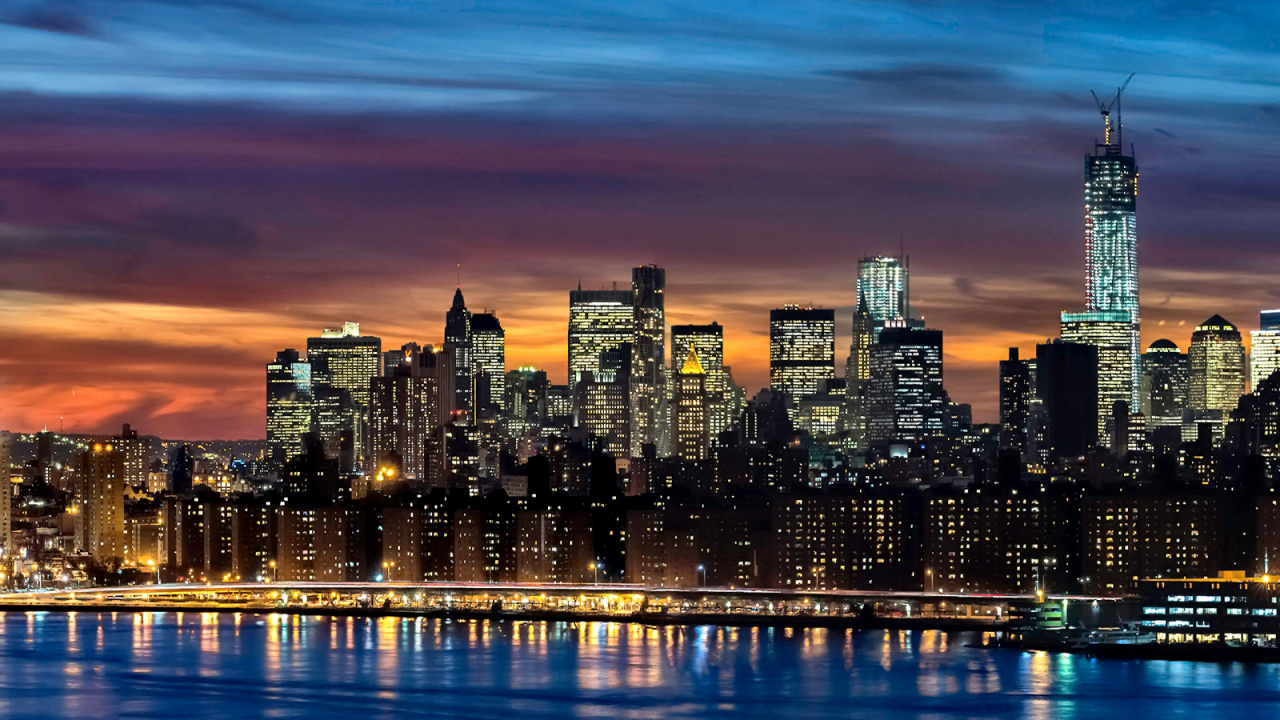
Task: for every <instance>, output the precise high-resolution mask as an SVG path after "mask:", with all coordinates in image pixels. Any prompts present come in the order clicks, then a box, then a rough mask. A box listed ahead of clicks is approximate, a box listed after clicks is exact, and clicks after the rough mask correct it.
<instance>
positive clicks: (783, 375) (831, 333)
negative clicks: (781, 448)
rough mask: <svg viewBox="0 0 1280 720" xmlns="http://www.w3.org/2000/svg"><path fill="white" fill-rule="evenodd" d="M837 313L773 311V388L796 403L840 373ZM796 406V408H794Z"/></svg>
mask: <svg viewBox="0 0 1280 720" xmlns="http://www.w3.org/2000/svg"><path fill="white" fill-rule="evenodd" d="M835 326H836V313H835V311H834V310H824V309H819V308H802V307H800V306H799V305H786V306H784V307H782V308H779V309H777V310H771V311H770V312H769V387H770V388H771V389H773V390H775V391H781V392H785V393H787V394H789V395H790V396H791V398H792V400H793V401H798V400H800V399H801V398H805V397H808V396H810V395H815V394H817V392H818V391H819V390H820V389H821V388H822V384H823V382H824V381H827V380H830V379H832V378H834V377H835V374H836V368H835V364H836V338H835ZM793 407H794V406H793Z"/></svg>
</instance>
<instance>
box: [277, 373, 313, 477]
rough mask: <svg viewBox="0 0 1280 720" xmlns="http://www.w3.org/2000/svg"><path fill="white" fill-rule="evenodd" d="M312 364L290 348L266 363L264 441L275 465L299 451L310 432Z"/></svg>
mask: <svg viewBox="0 0 1280 720" xmlns="http://www.w3.org/2000/svg"><path fill="white" fill-rule="evenodd" d="M312 410H313V409H312V407H311V363H309V362H306V361H305V360H302V359H301V357H300V356H299V355H298V351H297V350H294V349H293V348H289V349H286V350H281V351H280V352H278V353H276V359H275V360H274V361H272V362H269V363H267V444H268V445H269V446H270V447H271V459H272V461H274V462H276V463H278V464H284V463H285V462H286V461H288V460H290V459H292V458H294V457H296V456H297V455H298V453H300V452H302V436H303V435H306V434H307V433H309V432H311V414H312Z"/></svg>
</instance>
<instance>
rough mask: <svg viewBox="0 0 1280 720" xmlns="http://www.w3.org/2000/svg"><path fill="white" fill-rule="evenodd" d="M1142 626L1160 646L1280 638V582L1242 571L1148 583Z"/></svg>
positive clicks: (1143, 585)
mask: <svg viewBox="0 0 1280 720" xmlns="http://www.w3.org/2000/svg"><path fill="white" fill-rule="evenodd" d="M1137 594H1138V599H1139V600H1140V601H1141V608H1142V625H1143V629H1144V630H1146V631H1147V632H1152V633H1155V635H1156V640H1157V641H1158V642H1213V643H1226V642H1231V643H1240V644H1248V643H1251V642H1253V641H1255V640H1258V641H1262V642H1275V641H1276V640H1277V638H1280V611H1278V610H1277V607H1278V606H1280V582H1277V581H1276V579H1275V578H1273V577H1271V576H1270V575H1256V576H1253V577H1248V576H1246V573H1245V571H1243V570H1223V571H1220V572H1218V573H1217V574H1216V575H1204V576H1180V577H1163V576H1152V577H1145V578H1143V579H1142V580H1140V581H1139V582H1138V583H1137Z"/></svg>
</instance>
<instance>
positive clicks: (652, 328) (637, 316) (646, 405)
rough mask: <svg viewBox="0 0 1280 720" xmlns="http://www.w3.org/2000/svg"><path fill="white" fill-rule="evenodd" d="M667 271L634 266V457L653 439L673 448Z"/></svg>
mask: <svg viewBox="0 0 1280 720" xmlns="http://www.w3.org/2000/svg"><path fill="white" fill-rule="evenodd" d="M666 286H667V272H666V270H663V269H662V268H660V267H657V266H656V265H645V266H642V267H638V268H633V269H632V270H631V296H632V302H633V308H634V316H633V317H634V327H635V341H634V342H633V344H632V352H631V363H632V367H631V448H630V452H631V457H640V456H641V452H640V448H641V447H642V446H643V445H645V444H646V443H652V444H654V445H655V446H657V448H658V453H659V454H660V455H666V454H668V453H669V452H670V438H669V436H668V432H669V428H668V422H669V420H668V414H667V373H666V369H667V352H666V337H667V320H666V317H667V316H666V301H665V299H664V293H665V291H666Z"/></svg>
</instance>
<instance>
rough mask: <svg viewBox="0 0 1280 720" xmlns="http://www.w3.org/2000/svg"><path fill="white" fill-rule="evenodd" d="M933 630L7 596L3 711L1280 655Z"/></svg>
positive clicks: (862, 705) (694, 712)
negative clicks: (993, 648)
mask: <svg viewBox="0 0 1280 720" xmlns="http://www.w3.org/2000/svg"><path fill="white" fill-rule="evenodd" d="M977 639H978V636H976V635H972V634H963V633H942V632H916V633H906V632H896V631H895V632H883V631H875V632H871V631H868V632H861V633H853V632H843V631H826V630H808V631H786V630H768V629H750V628H742V629H737V628H715V627H698V628H687V629H682V628H652V627H643V626H633V625H619V624H611V623H579V624H567V623H470V624H468V623H440V622H434V621H422V620H401V619H397V618H383V619H374V620H365V619H348V618H307V617H290V616H284V615H238V616H237V615H213V614H193V613H186V614H180V613H140V614H133V613H120V614H117V615H112V614H110V613H102V614H98V613H79V614H61V613H4V614H0V717H31V718H45V719H48V718H91V717H104V718H107V717H109V718H157V717H163V718H186V717H218V718H258V717H262V718H294V717H297V718H309V719H315V718H330V717H333V718H359V719H360V720H372V719H373V718H403V717H410V716H413V717H466V718H503V719H504V720H534V719H537V718H653V719H655V720H658V719H664V718H677V719H678V718H735V720H753V719H756V718H768V719H769V720H776V719H779V718H837V717H839V718H890V719H894V718H928V719H930V720H944V719H947V718H1024V717H1025V718H1052V719H1054V720H1057V719H1059V718H1089V719H1091V720H1093V719H1096V718H1107V717H1125V718H1128V719H1130V720H1141V719H1143V718H1162V719H1163V718H1205V717H1228V716H1235V717H1237V718H1245V717H1268V716H1270V715H1271V713H1274V712H1275V709H1276V708H1277V707H1280V706H1278V705H1277V703H1280V666H1246V665H1213V664H1196V663H1173V662H1125V661H1097V660H1086V659H1083V658H1078V657H1074V656H1069V655H1048V654H1043V653H1042V654H1021V653H1017V652H1012V651H1000V652H984V651H982V650H975V649H972V648H967V647H965V643H967V642H973V641H975V640H977Z"/></svg>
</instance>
